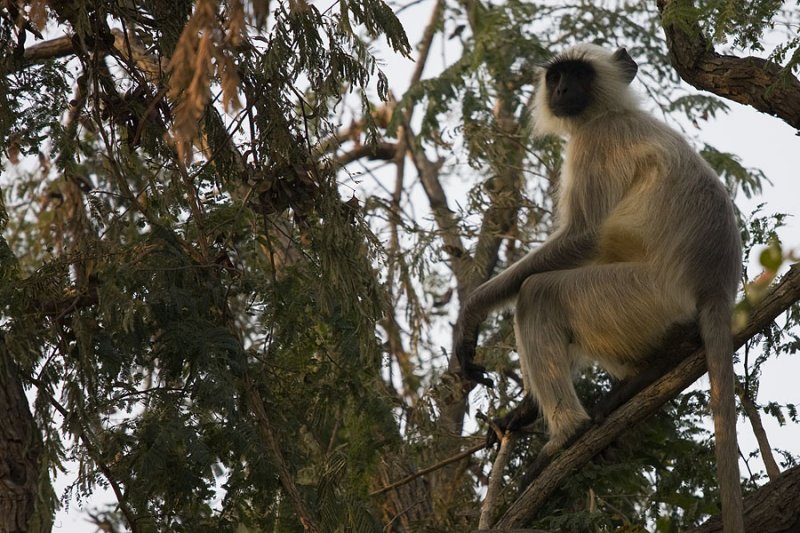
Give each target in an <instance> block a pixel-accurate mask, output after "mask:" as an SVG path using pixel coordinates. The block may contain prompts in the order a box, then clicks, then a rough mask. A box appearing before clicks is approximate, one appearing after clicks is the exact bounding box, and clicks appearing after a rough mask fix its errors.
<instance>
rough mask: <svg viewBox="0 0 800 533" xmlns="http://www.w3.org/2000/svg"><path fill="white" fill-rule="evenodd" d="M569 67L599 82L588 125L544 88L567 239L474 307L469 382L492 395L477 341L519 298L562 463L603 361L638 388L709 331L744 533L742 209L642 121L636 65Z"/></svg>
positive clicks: (519, 327) (524, 334)
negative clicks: (640, 380)
mask: <svg viewBox="0 0 800 533" xmlns="http://www.w3.org/2000/svg"><path fill="white" fill-rule="evenodd" d="M562 59H567V60H575V59H578V60H583V61H586V62H589V64H590V65H591V66H592V67H593V68H594V70H595V72H596V79H595V81H594V85H593V86H592V98H591V101H590V103H589V104H588V106H587V107H586V109H585V110H584V112H583V113H581V114H580V115H578V116H569V117H557V116H555V115H553V113H552V112H551V111H550V109H549V105H550V103H549V102H550V101H549V100H548V99H547V95H546V94H545V93H546V92H547V91H546V84H545V83H544V81H543V80H544V73H542V75H541V76H540V81H539V88H538V94H537V96H536V103H535V105H534V110H533V118H534V123H535V128H536V130H537V132H538V133H539V134H545V133H552V134H559V135H566V136H567V137H568V139H569V142H568V144H567V148H566V155H565V162H564V171H563V175H562V177H561V184H560V193H559V198H558V202H557V212H558V220H557V229H556V231H555V233H554V234H553V235H552V236H551V237H550V239H548V240H547V241H546V242H545V243H544V244H543V245H542V246H540V247H539V248H538V249H536V250H534V251H532V252H530V253H529V254H528V255H526V256H525V257H524V258H522V259H521V260H520V261H518V262H517V263H515V264H513V265H512V266H510V267H509V268H508V269H507V270H505V271H504V272H502V273H501V274H499V275H498V276H496V277H494V278H493V279H491V280H489V281H488V282H486V283H484V284H483V285H481V286H480V287H478V288H477V289H476V290H475V291H474V292H473V294H472V295H471V296H470V297H469V298H468V299H467V300H466V302H464V305H463V308H462V313H461V315H460V316H459V320H458V322H457V324H456V328H455V331H454V346H455V350H456V353H457V355H458V356H459V360H460V361H461V363H462V369H463V371H464V373H465V374H466V375H467V376H468V377H471V378H473V379H476V380H477V381H480V382H483V383H490V381H489V380H488V379H487V378H485V377H484V370H483V369H482V367H479V366H477V365H475V364H473V363H472V356H473V354H474V346H475V344H476V341H477V331H478V327H479V325H480V322H482V321H483V319H484V318H485V317H486V314H487V313H488V312H489V311H490V310H491V309H493V308H495V307H497V306H499V305H501V304H503V303H504V302H507V301H509V300H511V298H513V297H515V296H516V318H515V331H516V337H517V348H518V352H519V355H520V365H521V368H522V373H523V379H524V384H525V389H526V391H527V392H528V393H529V394H531V395H532V397H533V398H534V399H535V400H536V401H537V403H538V404H539V406H540V408H541V410H542V414H543V415H544V417H545V420H546V422H547V425H548V429H549V432H550V441H549V442H548V444H547V447H548V448H549V449H550V450H554V449H557V448H559V447H561V445H563V443H564V442H565V441H566V440H568V439H569V437H570V436H571V435H572V434H573V433H574V432H575V430H577V429H578V427H579V426H581V425H582V424H583V423H584V422H586V421H587V420H588V418H589V417H588V415H587V413H586V411H585V410H584V408H583V406H582V405H581V404H580V401H579V400H578V397H577V395H576V394H575V389H574V386H573V383H572V374H573V372H574V370H575V368H576V367H578V366H579V365H581V364H585V363H587V362H591V361H596V362H598V363H599V364H600V365H601V366H602V367H603V368H605V369H606V370H607V371H608V372H609V373H611V374H612V375H613V376H615V377H618V378H623V377H626V376H630V375H631V374H634V373H636V372H637V370H638V369H639V368H641V367H642V365H646V364H647V362H646V361H645V360H643V357H644V356H646V355H647V354H648V353H649V352H650V351H651V350H652V349H653V348H654V347H656V346H657V345H658V343H659V342H660V341H661V340H662V337H663V335H664V334H665V333H666V331H667V330H668V329H669V328H670V326H671V325H673V324H675V323H676V322H688V321H691V320H697V321H698V323H699V325H700V329H701V335H702V338H703V342H704V344H705V348H706V353H707V361H708V368H709V377H710V383H711V407H712V410H713V413H714V427H715V434H716V451H717V469H718V477H719V483H720V491H721V495H722V511H723V513H722V514H723V524H724V528H725V531H726V532H727V533H739V532H742V531H744V527H743V522H742V514H741V511H742V501H741V492H740V486H739V482H740V481H739V470H738V448H737V443H736V429H735V427H736V412H735V404H734V373H733V363H732V352H733V344H732V338H731V330H730V323H731V311H732V306H733V302H734V297H735V294H736V288H737V285H738V283H739V278H740V274H741V272H740V269H741V242H740V238H739V231H738V229H737V225H736V219H735V215H734V211H733V206H732V204H731V201H730V199H729V197H728V195H727V193H726V191H725V188H724V187H723V186H722V184H721V183H720V181H719V179H718V177H717V176H716V174H715V173H714V171H713V170H712V169H711V168H710V167H709V166H708V165H707V164H706V162H705V161H704V160H703V159H702V158H701V157H700V156H699V155H698V154H697V153H696V152H695V151H694V150H693V149H692V148H691V147H690V146H689V144H688V143H687V142H686V141H685V140H684V138H683V137H682V136H681V135H680V134H678V133H677V132H675V131H673V130H672V129H671V128H669V127H668V126H667V125H666V124H664V123H662V122H661V121H659V120H657V119H655V118H654V117H652V116H651V115H650V114H648V113H646V112H644V111H642V110H641V109H640V108H639V105H638V102H637V100H636V98H635V96H634V95H633V94H632V93H631V91H630V89H629V87H628V83H629V81H630V80H631V79H632V76H631V68H632V67H631V65H630V63H629V61H630V62H632V60H631V59H630V57H629V56H628V54H627V53H625V52H624V51H623V53H620V52H619V51H618V52H617V53H615V54H612V53H610V52H608V51H606V50H603V49H601V48H599V47H596V46H593V45H579V46H576V47H574V48H571V49H569V50H567V51H565V52H564V53H563V54H561V55H560V56H559V57H558V58H557V59H556V62H557V61H558V60H562ZM554 63H555V62H554ZM633 72H634V73H635V69H634V70H633Z"/></svg>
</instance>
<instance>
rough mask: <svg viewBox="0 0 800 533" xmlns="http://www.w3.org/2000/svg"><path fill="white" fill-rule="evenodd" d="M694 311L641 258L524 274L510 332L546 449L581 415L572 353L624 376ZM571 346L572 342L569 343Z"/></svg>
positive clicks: (585, 417) (560, 441) (582, 418)
mask: <svg viewBox="0 0 800 533" xmlns="http://www.w3.org/2000/svg"><path fill="white" fill-rule="evenodd" d="M693 313H694V303H693V301H692V299H691V297H689V296H687V295H686V294H683V293H681V292H680V291H675V290H672V288H669V287H665V284H664V283H663V282H661V281H660V280H659V278H658V277H657V276H656V275H655V272H654V271H653V270H651V269H650V267H648V266H647V265H646V264H644V263H613V264H603V265H591V266H586V267H582V268H577V269H571V270H562V271H553V272H545V273H542V274H536V275H534V276H531V277H530V278H528V280H526V282H525V283H524V284H523V286H522V288H521V290H520V292H519V295H518V299H517V312H516V318H515V331H516V335H517V349H518V351H519V355H520V365H521V368H522V374H523V378H524V380H525V389H526V391H528V393H530V394H531V395H532V396H533V398H534V399H535V400H536V401H537V403H538V404H539V406H540V407H541V410H542V414H543V415H544V417H545V420H546V421H547V425H548V429H549V432H550V443H548V446H550V447H551V448H556V447H560V446H561V445H562V444H564V442H565V441H566V440H567V439H569V437H570V436H571V435H572V434H573V433H574V432H575V430H577V429H578V428H579V427H580V426H581V425H582V424H584V423H585V422H586V421H587V420H588V419H589V416H588V415H587V414H586V411H585V410H584V408H583V406H582V405H581V403H580V401H579V399H578V396H577V395H576V394H575V388H574V386H573V383H572V375H573V371H574V370H575V368H576V367H577V366H578V365H579V364H580V363H581V362H582V361H581V360H580V359H581V357H580V355H579V354H589V355H590V356H591V358H592V359H594V360H596V361H598V362H599V363H600V365H601V366H603V368H605V369H606V370H607V371H609V372H610V373H611V374H612V375H614V376H615V377H625V376H626V375H629V374H631V372H632V371H633V370H635V369H636V367H637V366H638V364H637V363H638V360H639V359H640V358H641V357H643V356H645V355H647V353H648V351H649V350H650V349H652V347H653V346H654V345H655V344H656V343H657V342H658V341H659V340H660V338H661V337H662V336H663V334H664V333H665V332H666V331H667V330H668V328H669V327H670V325H671V324H672V323H674V322H676V321H681V320H685V319H688V318H690V317H691V316H692V314H693ZM571 344H573V345H574V346H572V347H571V346H570V345H571Z"/></svg>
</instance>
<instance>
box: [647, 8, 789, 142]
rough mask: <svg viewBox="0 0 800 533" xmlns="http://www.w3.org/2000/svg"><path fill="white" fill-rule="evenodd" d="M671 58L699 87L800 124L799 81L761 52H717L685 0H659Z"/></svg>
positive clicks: (787, 121)
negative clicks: (742, 55)
mask: <svg viewBox="0 0 800 533" xmlns="http://www.w3.org/2000/svg"><path fill="white" fill-rule="evenodd" d="M657 3H658V10H659V12H660V13H661V19H662V24H663V25H664V33H665V34H666V38H667V46H668V47H669V52H670V58H671V59H672V64H673V66H674V67H675V70H677V71H678V74H680V76H681V78H683V79H684V80H685V81H686V82H687V83H690V84H691V85H693V86H694V87H697V88H698V89H701V90H705V91H710V92H712V93H714V94H716V95H718V96H721V97H723V98H727V99H729V100H733V101H734V102H739V103H740V104H745V105H749V106H751V107H753V108H755V109H757V110H758V111H761V112H762V113H767V114H768V115H772V116H775V117H779V118H780V119H781V120H783V121H784V122H786V123H787V124H789V125H790V126H792V127H794V128H797V129H800V81H798V80H797V78H795V77H794V76H792V75H791V73H789V72H785V71H784V69H783V68H782V67H781V66H780V65H778V64H776V63H773V62H771V61H767V60H765V59H761V58H759V57H752V56H750V57H737V56H730V55H724V54H718V53H717V52H716V51H714V47H713V46H712V44H711V43H710V42H709V40H708V38H707V37H706V36H705V34H704V33H703V30H702V28H701V27H700V25H699V23H698V22H697V20H696V19H692V18H690V17H691V16H689V17H687V16H682V14H684V13H692V12H693V11H694V2H691V1H689V0H658V2H657Z"/></svg>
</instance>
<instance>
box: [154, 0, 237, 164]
mask: <svg viewBox="0 0 800 533" xmlns="http://www.w3.org/2000/svg"><path fill="white" fill-rule="evenodd" d="M218 8H219V2H218V1H216V0H199V1H198V2H197V6H196V8H195V12H194V14H193V15H192V17H191V19H189V22H188V23H187V24H186V27H185V28H184V29H183V32H182V33H181V37H180V39H179V41H178V45H177V47H176V48H175V54H174V55H173V56H172V59H171V61H170V62H169V66H168V70H169V72H170V74H171V76H170V80H169V92H168V95H169V97H170V98H171V99H172V100H173V101H174V102H176V107H175V123H174V125H173V139H172V140H173V143H174V145H175V147H176V149H177V150H178V155H179V156H180V158H181V159H182V160H184V161H189V160H190V159H191V147H192V144H193V142H194V140H195V139H196V138H197V136H198V132H199V122H200V119H201V117H202V116H203V113H204V111H205V108H206V105H208V102H209V100H210V98H211V84H212V81H213V80H214V77H215V76H217V77H218V79H219V83H220V86H221V89H222V103H223V105H224V106H225V109H226V110H228V109H235V108H237V107H239V105H240V104H239V96H238V87H239V75H238V73H237V69H236V64H235V63H234V61H233V58H232V56H231V53H232V51H233V48H234V47H235V46H237V45H238V44H240V43H241V39H242V32H243V29H244V7H243V6H242V4H241V2H238V1H233V2H231V5H230V12H229V14H228V15H229V17H228V20H229V22H228V25H227V29H226V28H224V27H223V26H222V25H221V24H220V21H219V18H218V17H217V9H218Z"/></svg>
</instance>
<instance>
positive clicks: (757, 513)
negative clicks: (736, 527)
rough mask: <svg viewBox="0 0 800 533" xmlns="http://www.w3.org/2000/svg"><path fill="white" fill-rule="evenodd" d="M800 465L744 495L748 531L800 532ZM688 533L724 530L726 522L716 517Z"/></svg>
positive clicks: (707, 532) (764, 532)
mask: <svg viewBox="0 0 800 533" xmlns="http://www.w3.org/2000/svg"><path fill="white" fill-rule="evenodd" d="M798 507H800V466H795V467H794V468H791V469H789V470H787V471H786V472H784V473H782V474H781V475H780V476H778V477H777V478H776V479H774V480H772V481H770V482H769V483H767V484H766V485H764V486H762V487H759V488H758V489H757V490H756V491H755V492H754V493H752V494H749V495H747V496H746V497H745V498H744V520H745V525H746V526H747V527H746V529H747V531H758V533H785V532H786V531H800V513H797V512H796V511H795V510H796V509H797V508H798ZM686 533H722V521H721V520H720V519H719V516H714V517H713V518H711V519H710V520H709V521H708V522H706V523H705V524H703V525H702V526H700V527H698V528H695V529H690V530H689V531H687V532H686Z"/></svg>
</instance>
